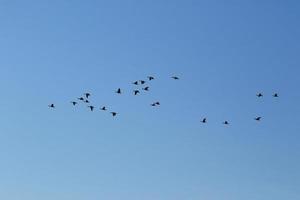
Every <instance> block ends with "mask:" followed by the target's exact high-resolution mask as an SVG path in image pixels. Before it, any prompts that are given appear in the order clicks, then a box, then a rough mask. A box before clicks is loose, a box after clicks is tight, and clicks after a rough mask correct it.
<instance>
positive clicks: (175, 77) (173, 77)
mask: <svg viewBox="0 0 300 200" xmlns="http://www.w3.org/2000/svg"><path fill="white" fill-rule="evenodd" d="M171 78H172V79H174V80H179V78H178V77H177V76H172V77H171Z"/></svg>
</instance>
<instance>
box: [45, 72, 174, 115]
mask: <svg viewBox="0 0 300 200" xmlns="http://www.w3.org/2000/svg"><path fill="white" fill-rule="evenodd" d="M171 78H172V79H173V80H179V77H178V76H172V77H171ZM147 79H148V81H149V82H150V81H153V80H154V79H155V78H154V77H153V76H148V77H147ZM146 83H147V81H145V80H138V81H134V82H133V83H132V84H133V85H136V86H138V85H142V86H143V87H142V88H141V89H135V90H133V95H135V96H136V95H138V94H140V93H141V90H143V91H146V92H148V91H150V87H149V86H146V85H145V84H146ZM115 93H116V94H118V95H121V94H122V93H123V92H122V89H121V88H118V89H117V90H116V91H115ZM91 96H92V94H91V93H89V92H86V93H84V94H83V96H81V97H78V98H77V101H71V102H70V103H71V104H72V105H73V106H77V105H78V104H79V102H82V103H84V104H87V108H88V109H89V110H90V111H92V112H93V111H94V110H95V109H96V107H95V106H93V105H90V103H91V102H90V97H91ZM150 105H151V106H152V107H155V106H160V102H159V101H156V102H153V103H151V104H150ZM48 107H49V108H51V109H54V108H56V106H55V104H54V103H51V104H50V105H48ZM100 110H101V111H108V109H107V107H106V106H102V107H100ZM110 113H111V115H112V116H113V117H115V116H117V114H118V113H117V112H115V111H111V112H110Z"/></svg>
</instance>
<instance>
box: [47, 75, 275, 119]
mask: <svg viewBox="0 0 300 200" xmlns="http://www.w3.org/2000/svg"><path fill="white" fill-rule="evenodd" d="M147 78H148V81H152V80H154V79H155V78H154V77H153V76H148V77H147ZM171 78H172V79H173V80H179V77H178V76H172V77H171ZM146 83H147V81H145V80H139V81H134V82H133V83H132V84H134V85H136V86H138V85H145V84H146ZM141 90H144V91H146V92H148V91H149V90H150V87H149V86H144V87H142V89H141ZM115 93H116V94H118V95H121V94H122V89H121V88H118V89H117V90H116V91H115ZM140 93H141V91H140V89H135V90H133V94H134V95H135V96H136V95H138V94H140ZM256 96H257V97H258V98H262V97H264V95H263V94H262V93H258V94H256ZM90 97H91V93H89V92H86V93H84V94H83V96H81V97H79V98H77V100H78V101H71V102H70V103H71V104H72V105H73V106H76V105H77V104H78V103H79V102H82V103H84V104H87V108H88V109H89V110H90V111H91V112H93V111H94V110H95V108H96V107H95V106H93V105H90ZM273 97H274V98H278V97H279V94H278V93H274V94H273ZM150 105H151V106H152V107H155V106H160V102H159V101H157V102H153V103H151V104H150ZM48 107H49V108H51V109H54V108H55V107H56V106H55V104H54V103H51V104H50V105H48ZM100 110H101V111H108V109H107V107H106V106H102V107H100ZM110 114H111V115H112V116H113V117H115V116H117V114H118V113H117V112H115V111H111V112H110ZM254 120H255V121H258V122H259V121H261V120H262V117H261V116H258V117H255V118H254ZM200 122H201V123H203V124H205V123H207V118H206V117H205V118H203V119H202V120H200ZM223 124H224V125H229V124H230V123H229V121H228V120H225V121H224V122H223Z"/></svg>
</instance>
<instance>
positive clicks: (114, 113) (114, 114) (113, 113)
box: [110, 112, 118, 117]
mask: <svg viewBox="0 0 300 200" xmlns="http://www.w3.org/2000/svg"><path fill="white" fill-rule="evenodd" d="M110 113H111V114H112V116H113V117H115V116H116V115H117V114H118V113H116V112H110Z"/></svg>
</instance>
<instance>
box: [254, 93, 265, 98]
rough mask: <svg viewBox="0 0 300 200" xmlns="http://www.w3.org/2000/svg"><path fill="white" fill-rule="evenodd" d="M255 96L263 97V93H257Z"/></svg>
mask: <svg viewBox="0 0 300 200" xmlns="http://www.w3.org/2000/svg"><path fill="white" fill-rule="evenodd" d="M256 96H257V97H263V96H264V95H263V94H262V93H258V94H257V95H256Z"/></svg>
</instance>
